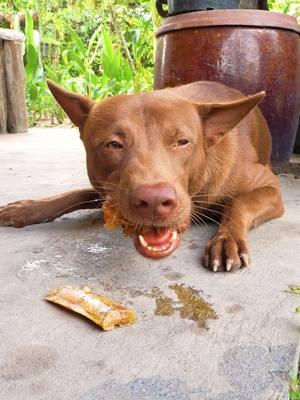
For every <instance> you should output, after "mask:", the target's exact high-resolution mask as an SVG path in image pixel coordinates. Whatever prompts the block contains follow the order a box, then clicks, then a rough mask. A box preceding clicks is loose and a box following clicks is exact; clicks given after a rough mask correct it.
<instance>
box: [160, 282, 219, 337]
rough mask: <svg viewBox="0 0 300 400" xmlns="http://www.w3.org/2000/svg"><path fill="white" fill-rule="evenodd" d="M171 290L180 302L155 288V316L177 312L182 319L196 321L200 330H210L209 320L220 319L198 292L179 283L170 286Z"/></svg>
mask: <svg viewBox="0 0 300 400" xmlns="http://www.w3.org/2000/svg"><path fill="white" fill-rule="evenodd" d="M169 288H170V289H171V290H173V291H174V292H175V294H176V296H177V299H178V301H175V300H173V299H171V298H170V297H168V296H166V295H164V294H163V292H162V291H161V290H160V289H158V288H153V290H152V294H153V296H154V298H155V303H156V307H155V310H154V314H155V315H159V316H164V317H165V316H170V315H173V314H174V313H175V312H176V311H177V312H179V315H180V318H182V319H187V320H190V321H195V322H197V325H198V326H199V327H200V328H204V329H208V326H207V322H208V321H209V320H213V319H217V318H218V316H217V314H216V312H215V310H214V309H213V308H212V306H211V305H210V304H209V303H207V302H206V301H205V300H204V299H203V298H202V297H201V296H200V294H199V291H198V290H196V289H194V288H191V287H185V286H184V285H183V284H181V285H179V284H177V283H176V284H173V285H169Z"/></svg>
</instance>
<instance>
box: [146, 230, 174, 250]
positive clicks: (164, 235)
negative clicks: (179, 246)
mask: <svg viewBox="0 0 300 400" xmlns="http://www.w3.org/2000/svg"><path fill="white" fill-rule="evenodd" d="M171 235H172V230H171V229H170V228H158V229H151V231H148V232H146V233H144V234H143V238H144V239H145V240H146V242H147V243H149V244H150V245H151V246H159V245H160V244H163V243H166V242H168V241H169V240H170V238H171Z"/></svg>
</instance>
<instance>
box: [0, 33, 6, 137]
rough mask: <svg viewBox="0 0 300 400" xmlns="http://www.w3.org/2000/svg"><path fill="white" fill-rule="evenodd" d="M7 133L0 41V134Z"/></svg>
mask: <svg viewBox="0 0 300 400" xmlns="http://www.w3.org/2000/svg"><path fill="white" fill-rule="evenodd" d="M3 132H7V103H6V82H5V70H4V47H3V40H1V39H0V133H3Z"/></svg>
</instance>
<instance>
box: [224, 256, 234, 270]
mask: <svg viewBox="0 0 300 400" xmlns="http://www.w3.org/2000/svg"><path fill="white" fill-rule="evenodd" d="M232 264H233V259H232V258H228V259H227V260H226V271H228V272H229V271H230V270H231V267H232Z"/></svg>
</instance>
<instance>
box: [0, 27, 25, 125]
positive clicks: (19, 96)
mask: <svg viewBox="0 0 300 400" xmlns="http://www.w3.org/2000/svg"><path fill="white" fill-rule="evenodd" d="M22 42H24V35H23V34H21V33H19V32H16V31H13V30H9V29H0V132H4V131H7V132H9V133H17V132H27V130H28V129H27V112H26V104H25V74H24V65H23V54H22V53H23V52H22V45H23V44H22Z"/></svg>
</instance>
